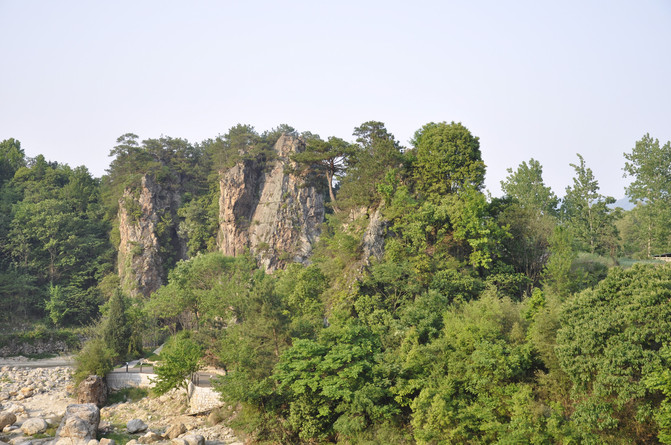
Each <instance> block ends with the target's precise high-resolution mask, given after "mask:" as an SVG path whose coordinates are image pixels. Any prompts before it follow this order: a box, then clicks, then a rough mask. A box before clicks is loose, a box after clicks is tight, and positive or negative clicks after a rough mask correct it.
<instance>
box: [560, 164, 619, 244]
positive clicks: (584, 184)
mask: <svg viewBox="0 0 671 445" xmlns="http://www.w3.org/2000/svg"><path fill="white" fill-rule="evenodd" d="M578 159H579V161H580V162H579V163H578V164H571V167H573V169H574V170H575V174H576V176H575V177H574V178H573V186H569V187H566V195H565V196H564V199H563V201H562V216H563V219H564V222H565V223H566V225H567V226H568V227H569V230H570V231H571V234H572V235H573V238H574V240H575V241H576V243H577V244H578V248H579V249H580V250H583V251H588V252H590V253H606V252H608V253H610V254H611V255H612V256H614V255H615V248H616V245H617V244H616V241H617V238H618V234H617V228H616V226H615V219H616V216H617V215H618V214H617V213H616V212H615V211H614V210H612V209H611V208H610V207H609V206H610V205H611V204H613V203H615V198H613V197H611V196H603V195H602V194H600V193H599V182H598V181H597V180H596V179H595V178H594V174H593V173H592V169H591V168H588V167H586V166H585V159H584V158H583V157H582V156H581V155H580V154H578Z"/></svg>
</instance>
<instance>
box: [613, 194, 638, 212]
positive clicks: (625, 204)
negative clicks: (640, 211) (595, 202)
mask: <svg viewBox="0 0 671 445" xmlns="http://www.w3.org/2000/svg"><path fill="white" fill-rule="evenodd" d="M611 207H612V208H616V207H622V209H623V210H631V209H633V208H634V207H636V206H635V205H634V203H633V202H631V201H629V198H627V197H624V198H620V199H618V200H617V201H615V204H612V205H611Z"/></svg>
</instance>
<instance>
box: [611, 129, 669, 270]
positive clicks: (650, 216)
mask: <svg viewBox="0 0 671 445" xmlns="http://www.w3.org/2000/svg"><path fill="white" fill-rule="evenodd" d="M624 157H625V159H626V160H627V162H626V163H625V166H624V169H623V170H624V173H625V176H631V177H633V178H634V180H633V181H632V182H631V184H630V185H629V186H628V187H627V189H626V191H627V196H628V197H629V198H630V199H631V200H632V201H634V202H636V203H637V208H636V213H637V214H638V215H639V218H640V220H641V224H640V225H638V226H635V227H637V228H638V231H639V232H640V240H641V241H642V242H641V244H640V245H639V249H640V250H641V251H643V252H645V254H646V255H647V256H648V257H650V256H651V255H652V254H654V253H655V252H667V251H668V250H669V249H670V248H671V244H670V243H671V230H669V225H668V221H669V216H670V215H669V212H670V211H671V210H670V209H671V205H669V204H670V200H671V175H669V169H668V166H669V165H671V141H669V142H667V143H666V144H664V145H663V146H660V144H659V140H657V139H653V138H652V137H651V136H650V135H649V134H646V135H645V136H643V138H642V139H641V140H640V141H637V142H636V145H635V146H634V148H633V149H632V151H631V153H625V154H624Z"/></svg>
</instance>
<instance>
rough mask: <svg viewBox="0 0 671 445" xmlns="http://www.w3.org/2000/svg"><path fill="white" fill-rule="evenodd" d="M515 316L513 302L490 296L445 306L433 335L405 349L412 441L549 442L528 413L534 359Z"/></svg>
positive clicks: (523, 326) (521, 321) (404, 372)
mask: <svg viewBox="0 0 671 445" xmlns="http://www.w3.org/2000/svg"><path fill="white" fill-rule="evenodd" d="M520 315H521V312H520V306H519V304H516V303H513V302H511V301H510V300H509V299H498V298H497V297H495V296H492V295H488V296H485V297H483V298H482V299H480V300H477V301H473V302H469V303H466V304H464V305H463V306H461V307H457V308H453V309H450V310H448V311H446V312H445V313H444V327H443V329H442V331H441V335H440V337H439V338H438V339H436V340H434V341H432V342H430V343H428V344H426V345H421V343H419V342H418V341H417V339H415V340H414V342H413V343H414V345H413V346H412V348H411V349H410V348H409V347H410V344H412V343H410V344H408V345H407V346H406V347H407V348H408V353H407V354H406V355H405V363H404V369H403V370H402V371H401V376H402V380H401V383H402V384H403V386H406V385H411V386H410V387H415V388H417V389H416V391H417V392H416V393H417V395H416V396H415V397H414V398H413V399H412V402H411V408H412V421H411V423H412V426H413V429H414V436H415V439H416V440H417V442H418V443H420V444H431V443H436V444H438V443H440V444H448V443H497V442H499V443H547V442H549V438H548V437H546V436H545V433H544V431H543V427H542V423H543V421H542V420H541V419H539V418H536V419H534V415H533V414H531V413H530V410H531V406H532V404H533V396H532V393H531V386H530V384H531V381H532V378H533V375H534V373H535V371H536V369H537V366H538V364H537V362H536V361H535V360H534V356H533V352H532V348H531V347H530V345H529V344H528V343H527V342H526V327H527V323H526V321H525V320H524V319H523V318H522V317H520ZM415 338H416V337H415ZM408 340H410V338H409V339H408ZM406 390H407V389H406ZM524 424H526V425H525V428H524V429H522V428H521V426H522V425H524ZM534 424H536V425H534Z"/></svg>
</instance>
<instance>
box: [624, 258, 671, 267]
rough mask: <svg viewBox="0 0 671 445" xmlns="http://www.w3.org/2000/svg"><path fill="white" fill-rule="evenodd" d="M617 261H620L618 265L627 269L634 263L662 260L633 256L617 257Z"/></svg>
mask: <svg viewBox="0 0 671 445" xmlns="http://www.w3.org/2000/svg"><path fill="white" fill-rule="evenodd" d="M617 262H618V263H620V266H621V267H622V268H623V269H628V268H630V267H631V266H633V265H634V264H638V263H643V264H663V263H664V261H661V260H647V259H646V260H637V259H634V258H618V259H617Z"/></svg>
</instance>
